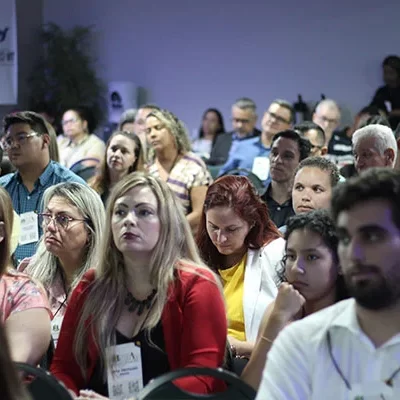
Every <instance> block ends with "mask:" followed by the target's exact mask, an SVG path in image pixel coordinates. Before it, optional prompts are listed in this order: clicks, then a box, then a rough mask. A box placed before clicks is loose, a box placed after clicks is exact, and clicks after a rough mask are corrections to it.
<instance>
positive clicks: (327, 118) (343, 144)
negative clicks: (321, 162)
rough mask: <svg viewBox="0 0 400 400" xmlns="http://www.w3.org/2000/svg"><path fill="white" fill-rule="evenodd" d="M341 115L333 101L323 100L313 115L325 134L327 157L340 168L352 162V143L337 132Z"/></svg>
mask: <svg viewBox="0 0 400 400" xmlns="http://www.w3.org/2000/svg"><path fill="white" fill-rule="evenodd" d="M340 119H341V113H340V108H339V106H338V105H337V103H336V102H335V101H333V100H331V99H325V100H322V101H321V102H320V103H319V104H318V105H317V107H316V108H315V112H314V114H313V122H315V123H316V124H317V125H319V126H320V127H321V128H322V129H323V130H324V133H325V146H326V147H327V148H328V152H327V157H328V158H329V159H330V160H332V161H333V162H334V163H336V164H338V165H339V166H343V165H344V164H346V163H349V162H351V161H352V158H351V157H352V149H351V141H350V140H349V138H347V137H346V136H345V135H344V136H343V135H340V134H339V133H338V132H335V131H336V129H337V128H338V126H339V124H340Z"/></svg>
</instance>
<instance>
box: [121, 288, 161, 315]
mask: <svg viewBox="0 0 400 400" xmlns="http://www.w3.org/2000/svg"><path fill="white" fill-rule="evenodd" d="M156 294H157V290H156V289H153V291H152V292H151V293H150V294H149V295H148V296H147V297H146V298H145V299H144V300H138V299H136V298H135V297H134V296H133V294H132V293H131V292H129V291H128V293H127V294H126V298H125V305H126V306H128V311H129V312H131V313H133V312H135V311H136V313H137V315H139V316H141V315H142V314H143V312H144V310H145V309H147V310H148V309H150V307H151V303H152V302H153V299H154V297H155V296H156Z"/></svg>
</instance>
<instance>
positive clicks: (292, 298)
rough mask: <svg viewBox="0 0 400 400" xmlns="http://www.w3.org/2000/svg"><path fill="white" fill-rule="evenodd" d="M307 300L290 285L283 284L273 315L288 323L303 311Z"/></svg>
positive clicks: (280, 287) (279, 290)
mask: <svg viewBox="0 0 400 400" xmlns="http://www.w3.org/2000/svg"><path fill="white" fill-rule="evenodd" d="M305 302H306V299H305V298H304V297H303V296H302V295H301V294H300V292H299V291H298V290H296V289H295V288H294V287H293V286H292V285H291V284H290V283H286V282H284V283H282V284H281V285H280V286H279V289H278V295H277V297H276V299H275V304H274V308H273V310H272V314H273V315H274V316H279V317H281V318H283V319H284V320H285V321H286V322H289V321H290V320H291V319H293V318H294V317H295V316H296V314H297V313H298V312H299V311H300V310H301V308H302V307H303V305H304V303H305Z"/></svg>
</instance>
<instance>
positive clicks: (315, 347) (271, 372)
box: [256, 299, 400, 400]
mask: <svg viewBox="0 0 400 400" xmlns="http://www.w3.org/2000/svg"><path fill="white" fill-rule="evenodd" d="M328 332H329V333H330V336H331V344H332V353H333V357H334V359H335V360H336V363H337V365H338V366H339V368H340V370H341V371H342V374H343V375H344V377H345V378H346V379H347V381H348V382H349V383H350V386H351V388H352V389H351V390H349V389H347V387H346V384H345V382H344V380H343V379H342V378H341V377H340V375H339V373H338V371H337V370H336V368H335V366H334V363H333V361H332V359H331V357H330V355H329V346H328V339H327V337H328ZM399 367H400V334H398V335H396V336H394V337H393V338H392V339H390V340H389V341H388V342H386V343H385V344H383V345H382V346H381V347H379V348H375V346H374V344H373V343H372V342H371V341H370V339H369V338H368V337H367V336H366V335H365V334H364V332H363V331H362V330H361V328H360V326H359V324H358V320H357V316H356V310H355V301H354V299H349V300H344V301H342V302H340V303H337V304H335V305H333V306H331V307H328V308H326V309H324V310H322V311H320V312H317V313H315V314H313V315H311V316H309V317H307V318H304V319H302V320H301V321H296V322H293V323H292V324H290V325H289V326H288V327H286V328H285V329H284V330H283V331H282V332H281V333H280V334H279V335H278V337H277V339H276V340H275V341H274V344H273V346H272V348H271V350H270V351H269V353H268V360H267V363H266V366H265V368H264V372H263V378H262V382H261V385H260V388H259V391H258V395H257V398H256V400H266V399H268V400H311V399H314V400H321V399H323V400H347V399H349V400H350V399H351V400H354V399H357V398H359V399H361V398H363V399H365V400H366V399H386V400H387V399H400V372H399V373H398V374H397V375H396V377H395V378H394V379H393V388H390V387H389V386H387V385H386V384H384V383H383V382H384V381H385V380H387V379H388V378H389V377H391V375H392V374H393V373H394V372H395V371H396V369H397V368H399ZM374 391H377V393H372V392H374ZM381 393H384V396H383V397H382V396H381ZM357 396H360V397H357ZM362 396H364V397H362Z"/></svg>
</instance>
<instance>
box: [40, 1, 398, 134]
mask: <svg viewBox="0 0 400 400" xmlns="http://www.w3.org/2000/svg"><path fill="white" fill-rule="evenodd" d="M235 3H236V2H232V1H228V0H219V1H214V0H202V1H197V2H195V1H193V0H168V1H166V0H158V1H153V2H141V1H133V0H114V1H109V0H98V1H96V2H95V3H94V2H89V1H83V0H69V1H68V2H59V1H54V0H44V20H45V21H53V22H56V23H58V24H60V25H61V26H63V27H71V26H73V25H76V24H84V25H90V24H93V25H95V27H96V31H97V39H98V40H97V42H96V47H97V48H96V51H97V54H98V56H99V65H98V70H99V73H100V74H101V76H102V77H103V78H104V79H105V80H107V81H108V80H130V81H134V82H135V83H136V84H138V85H140V86H142V87H144V88H146V90H148V99H147V100H149V101H151V102H155V103H157V104H159V105H161V106H165V107H167V108H170V109H171V110H172V111H174V112H175V113H177V114H178V115H179V116H180V117H181V118H182V119H183V120H184V121H185V122H186V123H187V124H188V127H189V129H190V130H191V131H192V130H193V129H196V128H197V127H198V125H199V122H200V118H201V114H202V112H203V110H204V109H206V108H207V107H209V106H214V107H217V108H220V109H221V110H222V111H223V113H224V115H225V117H226V125H227V126H228V127H230V122H229V110H230V105H231V103H232V102H233V101H234V100H235V99H236V98H237V97H241V96H248V97H251V98H253V99H254V100H255V101H256V102H257V104H258V106H259V115H262V113H263V111H264V110H265V109H266V107H267V106H268V104H269V102H270V101H271V100H273V99H274V98H276V97H280V98H285V99H288V100H290V101H293V100H295V99H296V97H297V94H298V93H302V94H303V98H304V99H305V100H306V101H316V100H318V99H319V96H320V94H321V93H324V94H326V95H327V96H328V97H332V98H334V99H337V100H338V101H339V102H340V104H341V105H342V106H343V107H345V108H347V109H349V110H351V111H352V112H354V111H357V110H358V109H359V108H361V107H362V106H364V105H366V104H367V102H369V100H370V98H371V96H372V94H373V92H374V90H375V89H376V88H377V87H378V86H379V85H380V84H381V68H380V64H381V61H382V60H383V58H384V57H385V56H386V55H387V54H389V53H400V46H399V38H398V32H399V28H398V24H399V22H398V18H399V15H400V1H398V0H386V1H384V2H377V1H376V0H362V1H361V0H355V1H349V0H346V1H345V0H337V1H335V2H329V3H328V2H324V1H318V2H317V1H316V0H303V1H302V2H298V1H296V0H288V1H285V2H282V3H280V5H278V3H274V2H270V3H271V4H268V3H269V2H266V1H264V2H261V1H255V0H253V1H250V2H247V4H246V5H245V3H244V2H241V3H242V4H241V5H239V4H238V5H236V4H235ZM237 3H239V2H237ZM93 4H96V7H93ZM217 4H218V6H217ZM299 4H302V8H301V9H300V8H299ZM348 117H349V115H347V118H348Z"/></svg>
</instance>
